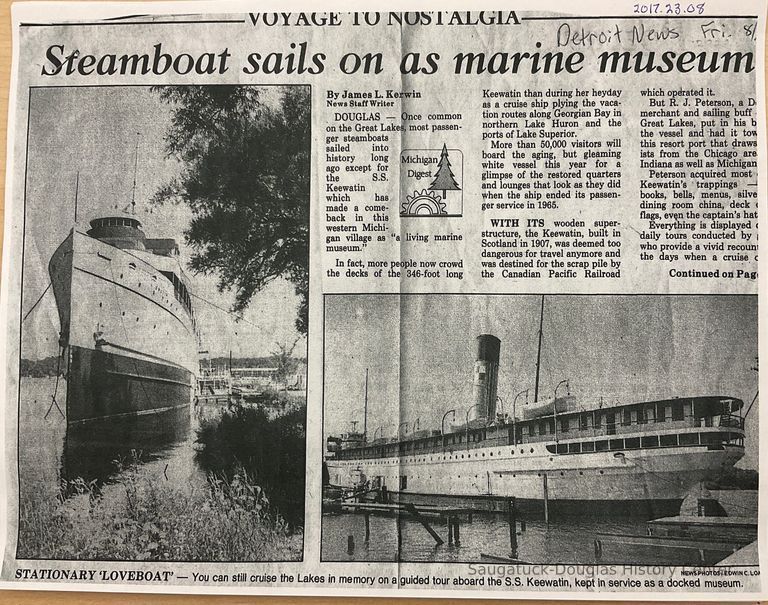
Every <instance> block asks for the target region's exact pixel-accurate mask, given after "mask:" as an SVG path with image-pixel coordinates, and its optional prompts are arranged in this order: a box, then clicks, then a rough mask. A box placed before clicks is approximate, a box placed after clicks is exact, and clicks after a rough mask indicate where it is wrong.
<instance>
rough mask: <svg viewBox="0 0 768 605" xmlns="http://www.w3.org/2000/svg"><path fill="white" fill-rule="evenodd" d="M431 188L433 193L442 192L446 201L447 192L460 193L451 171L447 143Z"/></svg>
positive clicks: (441, 154)
mask: <svg viewBox="0 0 768 605" xmlns="http://www.w3.org/2000/svg"><path fill="white" fill-rule="evenodd" d="M429 188H430V189H431V190H432V191H442V192H443V199H445V192H446V190H448V191H458V190H459V189H460V187H459V184H458V183H457V182H456V179H455V178H454V176H453V172H452V171H451V161H450V160H449V159H448V149H447V148H446V146H445V143H443V151H442V152H441V153H440V163H439V164H438V165H437V172H436V173H435V180H434V181H432V184H431V185H430V186H429Z"/></svg>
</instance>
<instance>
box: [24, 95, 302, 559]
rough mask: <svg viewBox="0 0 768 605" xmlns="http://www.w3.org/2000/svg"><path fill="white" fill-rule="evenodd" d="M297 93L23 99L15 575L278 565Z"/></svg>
mask: <svg viewBox="0 0 768 605" xmlns="http://www.w3.org/2000/svg"><path fill="white" fill-rule="evenodd" d="M310 136H311V128H310V90H309V87H308V86H256V85H253V86H234V85H233V86H153V87H148V86H84V87H37V88H31V89H30V91H29V128H28V133H27V158H26V177H25V183H24V186H25V196H24V246H23V264H22V271H23V281H22V293H21V294H22V301H21V308H22V317H21V318H20V319H21V334H20V339H21V346H20V360H19V363H20V378H19V380H20V389H19V391H20V392H19V401H18V415H19V422H18V476H19V492H20V493H19V518H18V542H17V553H16V554H17V557H18V558H19V559H57V560H122V561H139V560H141V561H143V560H149V561H162V560H167V561H300V560H302V557H303V532H304V492H305V458H306V457H305V449H306V445H305V438H306V387H307V365H306V361H307V316H308V315H307V314H308V284H309V278H308V273H309V183H310Z"/></svg>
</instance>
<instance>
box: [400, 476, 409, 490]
mask: <svg viewBox="0 0 768 605" xmlns="http://www.w3.org/2000/svg"><path fill="white" fill-rule="evenodd" d="M400 489H401V490H405V489H408V477H407V476H406V475H402V476H401V477H400Z"/></svg>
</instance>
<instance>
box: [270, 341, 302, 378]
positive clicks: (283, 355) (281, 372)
mask: <svg viewBox="0 0 768 605" xmlns="http://www.w3.org/2000/svg"><path fill="white" fill-rule="evenodd" d="M298 342H299V339H298V338H297V339H296V340H294V341H293V343H291V344H289V343H287V342H276V343H275V347H276V349H274V350H273V351H272V360H273V363H274V364H275V365H276V367H277V371H276V372H275V378H276V379H277V380H278V381H280V384H282V386H283V388H287V381H288V375H289V374H290V373H291V372H293V371H294V370H295V369H296V360H295V359H294V358H293V350H294V349H295V348H296V343H298Z"/></svg>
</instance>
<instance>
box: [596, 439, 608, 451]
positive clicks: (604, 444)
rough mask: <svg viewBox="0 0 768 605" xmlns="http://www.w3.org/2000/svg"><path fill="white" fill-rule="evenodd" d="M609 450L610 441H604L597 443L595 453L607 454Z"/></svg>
mask: <svg viewBox="0 0 768 605" xmlns="http://www.w3.org/2000/svg"><path fill="white" fill-rule="evenodd" d="M607 450H608V440H607V439H604V440H603V441H595V451H597V452H605V451H607Z"/></svg>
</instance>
